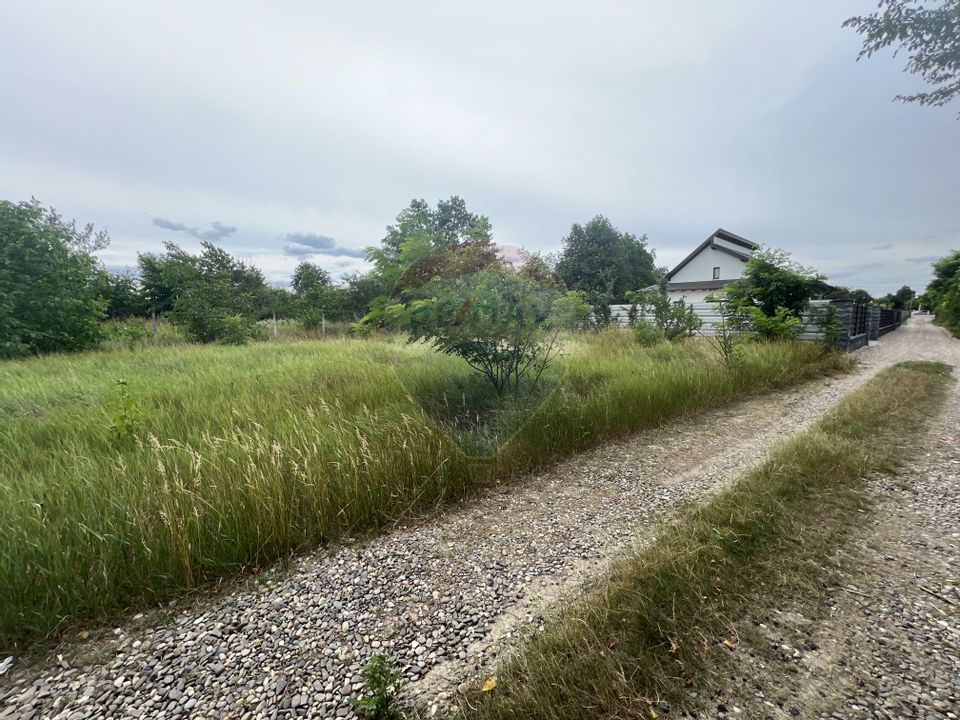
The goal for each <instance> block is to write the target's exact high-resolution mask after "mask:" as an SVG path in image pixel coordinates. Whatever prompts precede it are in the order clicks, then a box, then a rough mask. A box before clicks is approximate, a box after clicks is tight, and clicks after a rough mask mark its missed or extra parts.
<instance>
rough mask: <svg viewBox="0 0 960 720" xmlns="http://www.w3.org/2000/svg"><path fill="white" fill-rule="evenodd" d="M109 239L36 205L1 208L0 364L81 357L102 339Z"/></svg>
mask: <svg viewBox="0 0 960 720" xmlns="http://www.w3.org/2000/svg"><path fill="white" fill-rule="evenodd" d="M107 242H109V238H108V237H107V235H106V234H105V233H103V232H101V233H94V231H93V228H92V226H90V225H87V226H86V227H85V228H83V229H81V230H78V229H77V227H76V224H75V223H74V222H73V221H69V222H67V221H65V220H64V219H63V218H62V217H60V215H58V214H57V213H56V211H54V210H53V209H52V208H49V209H48V208H44V207H42V206H41V205H40V203H39V202H38V201H37V200H30V201H28V202H19V203H12V202H8V201H6V200H4V201H0V357H13V356H17V355H25V354H30V353H44V352H65V351H72V350H81V349H83V348H87V347H90V346H92V345H94V344H96V343H97V342H98V340H99V338H100V320H101V319H102V318H103V314H104V308H105V307H106V302H105V300H104V299H103V297H101V289H102V287H103V282H104V272H103V270H102V269H101V268H100V266H99V264H98V262H97V260H96V259H95V258H94V257H93V255H92V254H91V253H92V252H93V251H94V250H96V249H102V248H103V247H104V246H105V245H106V244H107Z"/></svg>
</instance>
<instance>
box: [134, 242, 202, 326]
mask: <svg viewBox="0 0 960 720" xmlns="http://www.w3.org/2000/svg"><path fill="white" fill-rule="evenodd" d="M164 250H165V252H164V253H161V254H154V253H144V254H141V255H138V256H137V265H138V266H139V268H140V283H141V286H142V288H143V295H144V299H145V300H146V301H147V304H148V305H149V307H150V310H151V311H152V312H155V313H157V314H158V315H165V314H167V313H169V312H171V311H172V310H173V306H174V303H175V302H176V300H177V298H178V297H179V296H180V293H182V292H183V291H184V290H185V289H186V288H187V286H188V285H190V284H191V283H193V282H195V281H196V277H197V272H198V271H197V258H196V257H195V256H193V255H191V254H190V253H188V252H187V251H186V250H183V249H182V248H181V247H180V246H178V245H175V244H174V243H171V242H168V243H164Z"/></svg>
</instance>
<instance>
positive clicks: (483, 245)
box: [367, 195, 496, 294]
mask: <svg viewBox="0 0 960 720" xmlns="http://www.w3.org/2000/svg"><path fill="white" fill-rule="evenodd" d="M491 232H492V229H491V226H490V220H488V219H487V218H486V217H485V216H483V215H476V214H474V213H471V212H470V211H468V210H467V205H466V202H464V200H463V199H462V198H460V197H458V196H456V195H454V196H453V197H451V198H450V199H449V200H440V201H439V202H438V203H437V206H436V208H431V207H430V205H429V204H428V203H427V202H426V201H425V200H423V199H419V200H418V199H414V200H411V201H410V205H409V206H408V207H406V208H404V209H403V210H401V211H400V213H399V214H398V215H397V219H396V222H395V223H394V224H393V225H389V226H387V234H386V235H385V236H384V238H383V240H381V241H380V246H379V247H369V248H367V258H368V259H369V260H370V261H371V262H372V263H373V264H374V271H373V275H374V277H375V278H376V279H377V280H378V281H379V284H380V286H381V294H388V293H390V292H392V291H393V289H394V287H395V286H396V284H397V282H398V281H399V280H400V279H401V277H404V276H405V275H407V271H408V270H409V269H410V268H411V267H412V266H413V265H414V264H415V263H416V262H417V261H418V260H421V259H423V258H425V257H427V256H429V255H432V254H433V253H434V252H435V251H436V250H439V249H442V248H455V247H463V246H465V245H467V244H470V245H472V246H473V247H475V248H477V249H478V250H480V251H486V252H488V253H489V254H490V255H491V257H493V258H495V257H496V250H495V247H494V246H493V241H492V239H491ZM436 261H437V259H436V258H435V259H434V262H436ZM408 280H412V277H408ZM427 280H429V278H427Z"/></svg>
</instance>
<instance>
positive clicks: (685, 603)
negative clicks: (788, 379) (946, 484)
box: [465, 363, 950, 720]
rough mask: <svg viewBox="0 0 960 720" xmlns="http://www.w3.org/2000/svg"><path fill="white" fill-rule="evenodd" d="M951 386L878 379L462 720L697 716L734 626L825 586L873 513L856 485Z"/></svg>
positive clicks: (525, 657)
mask: <svg viewBox="0 0 960 720" xmlns="http://www.w3.org/2000/svg"><path fill="white" fill-rule="evenodd" d="M948 382H950V371H949V368H948V367H947V366H945V365H940V364H936V363H905V364H902V365H898V366H896V367H894V368H891V369H889V370H886V371H884V372H882V373H881V374H879V375H878V376H877V377H876V378H875V379H873V380H871V381H870V383H869V384H868V385H867V386H865V387H864V388H862V389H860V390H859V391H857V392H855V393H853V394H852V395H851V396H850V397H849V398H847V399H845V400H844V401H843V402H842V403H841V405H840V406H839V407H838V408H837V409H836V410H835V411H834V412H832V413H831V414H830V415H828V416H827V417H826V418H824V419H823V420H822V421H821V422H820V423H818V425H817V426H816V427H815V428H813V429H811V430H809V431H807V432H804V433H803V434H802V435H800V436H799V437H797V438H795V439H792V440H790V441H788V442H786V443H785V444H783V445H782V446H780V447H779V448H778V449H777V450H775V451H774V453H773V454H772V455H771V456H770V457H769V459H768V460H766V461H765V462H764V463H763V464H762V465H761V466H760V467H759V468H757V469H755V470H753V471H751V472H749V473H748V474H747V475H745V476H744V477H743V478H742V479H741V480H740V481H738V482H737V484H736V485H735V486H733V487H732V488H731V489H729V490H727V491H725V492H723V493H722V494H720V495H718V496H717V497H715V498H713V499H712V500H710V501H709V502H708V503H706V504H704V505H700V506H696V507H692V508H690V509H688V510H686V511H685V512H684V513H682V514H681V516H680V517H679V518H678V519H677V520H676V521H675V522H674V523H672V524H670V525H669V526H668V527H667V528H666V529H665V530H664V531H663V532H662V534H660V535H659V536H658V538H657V539H656V540H655V541H654V543H653V544H652V545H651V546H649V547H647V548H646V549H643V550H640V551H638V552H637V554H635V555H633V556H631V557H628V558H626V559H624V560H623V561H621V562H619V563H618V565H617V567H616V568H615V569H614V570H613V571H612V573H611V574H610V575H609V576H608V577H607V578H605V579H604V580H603V581H602V582H601V583H600V584H599V585H598V586H597V587H596V588H595V589H594V590H593V591H592V592H591V593H590V594H589V595H588V597H587V598H586V599H584V600H583V601H581V602H579V603H578V604H577V605H575V606H574V607H572V608H570V609H569V610H568V611H566V612H564V613H562V614H561V616H560V617H559V618H557V619H556V620H555V621H554V622H553V623H552V624H550V625H548V627H547V630H546V631H545V632H544V633H543V634H542V635H540V636H537V637H535V638H534V639H533V640H532V641H531V642H530V643H529V645H528V646H527V647H526V648H524V649H523V650H522V651H521V652H520V654H519V655H518V656H517V657H515V658H514V659H513V660H511V661H510V662H509V663H508V664H507V667H506V668H504V669H503V672H502V673H501V675H500V677H499V682H498V686H497V689H496V690H495V691H494V692H492V693H489V694H488V695H482V696H478V697H477V698H476V700H477V705H476V706H475V707H473V708H472V709H470V710H468V711H467V712H465V716H466V717H467V718H470V719H471V720H478V719H483V720H489V719H492V718H523V719H524V720H535V719H537V718H542V719H548V718H549V719H551V720H561V719H562V720H574V719H576V718H584V719H586V718H591V719H593V718H614V717H616V718H641V717H642V718H652V717H656V716H657V712H658V711H662V709H663V708H662V707H660V705H661V704H662V703H667V704H669V705H671V706H673V708H674V709H677V708H686V709H695V708H696V706H697V705H698V704H699V702H698V700H697V699H696V698H697V697H700V698H703V697H705V696H708V695H709V694H710V692H711V691H713V690H715V689H716V688H717V678H716V677H715V675H714V672H715V669H716V668H717V667H719V666H721V665H722V656H723V652H724V650H723V647H724V646H723V643H724V641H725V640H727V641H728V642H729V638H730V637H731V636H732V635H731V633H732V629H733V628H734V627H735V622H736V620H737V619H738V618H741V617H743V616H744V615H745V614H747V613H750V612H756V611H758V607H759V611H762V609H763V607H765V606H767V607H770V606H772V607H776V606H777V603H778V602H782V601H783V598H784V597H789V596H790V594H791V593H793V592H795V591H796V589H797V588H803V587H809V586H811V585H815V584H816V583H818V582H820V581H822V578H821V577H820V572H821V569H820V568H821V562H822V560H823V559H824V558H825V557H827V556H828V555H829V553H830V552H831V551H832V550H833V549H835V548H836V547H837V546H838V544H839V543H840V542H842V540H843V538H844V536H845V534H846V533H848V532H849V531H850V530H851V529H852V528H853V527H854V526H855V525H856V524H857V523H858V522H860V521H861V520H860V518H862V517H863V516H862V515H861V514H860V512H858V511H859V510H863V509H864V507H865V505H866V504H867V503H868V502H869V500H868V498H867V497H866V496H865V495H864V494H863V493H862V492H861V491H860V488H861V486H862V480H863V479H864V478H865V477H866V476H868V475H869V474H871V473H875V472H883V471H890V470H892V469H894V468H895V467H896V466H897V465H898V464H899V463H901V462H903V460H904V457H905V446H906V442H907V439H908V438H907V436H908V435H911V434H915V433H916V432H917V431H918V430H920V429H922V427H923V425H924V423H925V422H926V421H927V420H928V419H929V418H930V417H931V416H932V415H933V414H934V413H935V412H936V411H937V409H938V408H939V406H940V404H941V402H942V400H943V398H944V396H945V387H946V385H947V383H948ZM671 716H672V714H671Z"/></svg>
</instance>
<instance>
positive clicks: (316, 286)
mask: <svg viewBox="0 0 960 720" xmlns="http://www.w3.org/2000/svg"><path fill="white" fill-rule="evenodd" d="M292 287H293V296H294V301H295V303H296V317H297V320H299V321H300V324H301V325H303V327H305V328H316V327H319V326H320V323H321V322H322V321H323V319H324V318H326V319H334V318H336V317H339V314H340V301H341V296H340V293H339V292H338V291H337V288H336V287H335V286H334V284H333V281H332V280H331V279H330V273H328V272H327V271H326V270H324V269H323V268H321V267H319V266H318V265H314V264H313V263H308V262H302V263H300V264H299V265H298V266H297V269H296V270H295V271H294V273H293V283H292Z"/></svg>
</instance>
